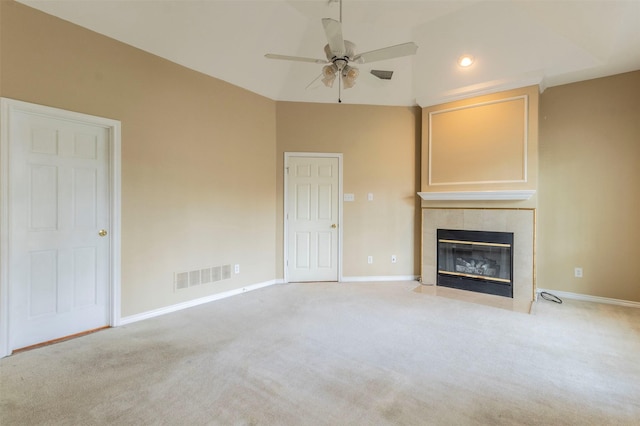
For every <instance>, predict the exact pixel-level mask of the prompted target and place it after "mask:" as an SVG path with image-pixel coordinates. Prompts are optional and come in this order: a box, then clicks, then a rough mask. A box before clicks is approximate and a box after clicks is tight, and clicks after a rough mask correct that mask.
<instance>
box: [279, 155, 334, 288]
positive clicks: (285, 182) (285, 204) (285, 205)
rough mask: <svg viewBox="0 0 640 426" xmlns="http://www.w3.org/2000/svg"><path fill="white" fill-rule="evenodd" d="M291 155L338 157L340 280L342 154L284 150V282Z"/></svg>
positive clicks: (287, 275)
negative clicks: (288, 169)
mask: <svg viewBox="0 0 640 426" xmlns="http://www.w3.org/2000/svg"><path fill="white" fill-rule="evenodd" d="M291 157H316V158H337V159H338V281H339V282H341V281H342V198H343V194H342V154H341V153H328V152H285V153H284V170H283V174H284V185H283V193H284V204H283V206H282V222H283V229H284V233H283V238H284V241H283V245H282V247H283V253H282V264H283V267H284V282H285V283H288V282H289V267H288V266H287V254H288V253H289V243H288V241H289V240H288V235H289V230H288V223H287V206H288V201H289V200H288V196H287V194H288V192H289V191H288V189H289V177H288V173H287V164H288V162H289V161H288V160H289V158H291Z"/></svg>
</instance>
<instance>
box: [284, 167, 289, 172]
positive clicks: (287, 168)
mask: <svg viewBox="0 0 640 426" xmlns="http://www.w3.org/2000/svg"><path fill="white" fill-rule="evenodd" d="M284 169H285V170H286V171H287V174H289V166H286V167H285V168H284Z"/></svg>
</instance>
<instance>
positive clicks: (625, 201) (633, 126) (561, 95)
mask: <svg viewBox="0 0 640 426" xmlns="http://www.w3.org/2000/svg"><path fill="white" fill-rule="evenodd" d="M639 95H640V71H635V72H632V73H627V74H621V75H616V76H612V77H607V78H601V79H596V80H589V81H584V82H580V83H575V84H568V85H564V86H558V87H552V88H549V89H547V90H546V91H545V92H544V93H543V94H542V95H541V98H540V194H539V216H538V236H539V239H538V287H541V288H547V289H557V290H562V291H569V292H575V293H581V294H588V295H593V296H600V297H609V298H615V299H623V300H631V301H636V302H640V278H639V277H640V274H638V264H639V263H640V262H639V259H640V244H638V239H639V238H640V219H639V218H640V213H639V212H640V196H639V194H640V96H639ZM576 266H579V267H582V268H583V269H584V277H583V278H574V276H573V268H574V267H576Z"/></svg>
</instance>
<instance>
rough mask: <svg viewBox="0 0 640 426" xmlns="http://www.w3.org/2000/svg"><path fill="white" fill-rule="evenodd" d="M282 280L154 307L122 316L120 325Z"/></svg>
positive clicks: (280, 281) (234, 294) (279, 281)
mask: <svg viewBox="0 0 640 426" xmlns="http://www.w3.org/2000/svg"><path fill="white" fill-rule="evenodd" d="M282 282H283V281H282V280H271V281H265V282H262V283H257V284H251V285H248V286H244V287H241V288H237V289H234V290H229V291H223V292H222V293H216V294H212V295H210V296H205V297H201V298H199V299H193V300H188V301H186V302H182V303H177V304H175V305H171V306H165V307H164V308H158V309H153V310H151V311H147V312H142V313H139V314H135V315H130V316H128V317H123V318H120V322H119V323H118V325H119V326H120V325H126V324H131V323H134V322H138V321H142V320H146V319H149V318H153V317H157V316H160V315H165V314H169V313H171V312H177V311H181V310H183V309H187V308H192V307H194V306H198V305H202V304H204V303H209V302H213V301H214V300H220V299H225V298H227V297H231V296H236V295H238V294H242V293H246V292H247V291H252V290H257V289H259V288H263V287H268V286H270V285H274V284H282Z"/></svg>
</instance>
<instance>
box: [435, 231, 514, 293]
mask: <svg viewBox="0 0 640 426" xmlns="http://www.w3.org/2000/svg"><path fill="white" fill-rule="evenodd" d="M437 238H438V244H437V246H438V285H442V286H446V287H453V288H459V289H462V290H471V291H477V292H481V293H489V294H496V295H500V296H507V297H513V286H512V281H513V280H512V274H513V267H512V264H513V251H512V246H513V233H509V232H485V231H466V230H449V229H438V236H437Z"/></svg>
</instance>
